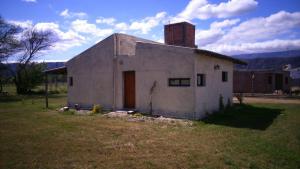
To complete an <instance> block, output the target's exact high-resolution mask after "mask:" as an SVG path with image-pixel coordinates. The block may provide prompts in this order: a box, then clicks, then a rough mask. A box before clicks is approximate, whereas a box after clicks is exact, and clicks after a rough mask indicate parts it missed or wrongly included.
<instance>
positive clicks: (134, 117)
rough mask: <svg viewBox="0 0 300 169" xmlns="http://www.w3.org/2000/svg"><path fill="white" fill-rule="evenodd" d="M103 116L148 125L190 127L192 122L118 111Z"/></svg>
mask: <svg viewBox="0 0 300 169" xmlns="http://www.w3.org/2000/svg"><path fill="white" fill-rule="evenodd" d="M104 116H106V117H109V118H124V119H126V120H127V121H131V122H148V123H166V124H172V125H178V124H179V125H184V126H192V125H193V122H192V121H190V120H185V119H173V118H167V117H163V116H160V117H151V116H144V115H141V114H128V113H127V112H126V111H124V112H123V111H118V112H109V113H107V114H104Z"/></svg>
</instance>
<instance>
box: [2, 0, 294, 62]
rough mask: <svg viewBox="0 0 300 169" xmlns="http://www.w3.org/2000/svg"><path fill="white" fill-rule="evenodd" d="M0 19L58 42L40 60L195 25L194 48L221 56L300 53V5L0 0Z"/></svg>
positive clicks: (259, 0)
mask: <svg viewBox="0 0 300 169" xmlns="http://www.w3.org/2000/svg"><path fill="white" fill-rule="evenodd" d="M0 11H1V12H0V15H1V16H2V17H3V18H4V19H6V20H7V21H9V22H10V23H13V24H16V25H19V26H21V27H23V28H28V27H33V26H34V27H36V28H37V29H40V30H47V29H50V30H52V31H54V32H55V33H56V34H57V35H58V36H59V37H60V41H58V42H57V43H56V44H55V45H54V46H53V47H52V48H51V50H50V51H48V52H47V53H43V54H41V56H40V58H39V59H40V60H49V61H50V60H68V59H70V58H72V57H74V56H75V55H77V54H79V53H80V52H82V51H84V50H85V49H87V48H89V47H91V46H93V45H94V44H95V43H97V42H99V41H100V40H102V39H104V38H105V37H107V36H109V35H110V34H112V33H115V32H121V33H127V34H131V35H134V36H138V37H143V38H147V39H151V40H155V41H159V42H163V25H164V24H166V23H174V22H180V21H189V22H192V23H193V24H195V25H196V44H197V45H198V47H199V48H203V49H208V50H212V51H215V52H220V53H224V54H229V55H234V54H241V53H255V52H271V51H282V50H293V49H300V29H299V28H300V1H299V0H285V1H283V0H275V1H271V0H177V1H171V0H144V1H142V0H128V1H124V0H110V1H99V0H98V1H97V0H88V1H87V0H2V3H1V6H0Z"/></svg>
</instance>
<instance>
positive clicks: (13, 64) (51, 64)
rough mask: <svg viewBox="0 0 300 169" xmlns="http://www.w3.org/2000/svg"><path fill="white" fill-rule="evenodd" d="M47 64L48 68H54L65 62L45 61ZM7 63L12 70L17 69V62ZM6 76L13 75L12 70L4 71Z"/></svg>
mask: <svg viewBox="0 0 300 169" xmlns="http://www.w3.org/2000/svg"><path fill="white" fill-rule="evenodd" d="M45 64H46V69H53V68H58V67H62V66H64V65H65V62H45ZM5 65H6V66H8V67H10V70H12V71H15V70H16V66H17V63H8V64H5ZM4 76H6V77H10V76H11V72H10V71H6V72H5V73H4Z"/></svg>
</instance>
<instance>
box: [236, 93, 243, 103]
mask: <svg viewBox="0 0 300 169" xmlns="http://www.w3.org/2000/svg"><path fill="white" fill-rule="evenodd" d="M235 97H236V98H237V99H238V101H239V103H240V104H243V100H244V95H243V93H238V94H236V96H235Z"/></svg>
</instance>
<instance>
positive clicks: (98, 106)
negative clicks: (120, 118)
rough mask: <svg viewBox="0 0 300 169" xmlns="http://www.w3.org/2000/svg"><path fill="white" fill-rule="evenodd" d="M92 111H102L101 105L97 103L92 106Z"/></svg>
mask: <svg viewBox="0 0 300 169" xmlns="http://www.w3.org/2000/svg"><path fill="white" fill-rule="evenodd" d="M92 111H93V113H101V112H102V107H101V106H100V105H98V104H96V105H94V106H93V110H92Z"/></svg>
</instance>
